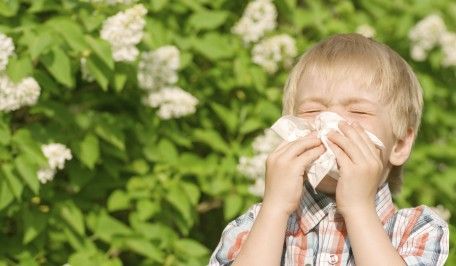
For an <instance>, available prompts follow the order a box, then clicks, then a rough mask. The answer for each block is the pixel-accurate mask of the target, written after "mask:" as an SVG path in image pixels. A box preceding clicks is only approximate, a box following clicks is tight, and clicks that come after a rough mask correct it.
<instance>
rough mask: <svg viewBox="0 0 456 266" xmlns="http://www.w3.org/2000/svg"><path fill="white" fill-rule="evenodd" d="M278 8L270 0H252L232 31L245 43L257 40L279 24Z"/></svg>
mask: <svg viewBox="0 0 456 266" xmlns="http://www.w3.org/2000/svg"><path fill="white" fill-rule="evenodd" d="M276 20H277V10H276V7H275V6H274V4H273V3H272V2H271V1H270V0H255V1H252V2H250V3H249V4H248V5H247V7H246V9H245V10H244V13H243V15H242V17H241V19H240V20H239V21H238V22H237V23H236V25H234V27H233V28H232V30H231V31H232V32H233V33H234V34H236V35H239V36H240V37H241V38H242V40H243V41H244V43H245V44H248V43H251V42H257V41H258V40H259V39H260V38H262V37H263V36H264V34H265V33H266V32H268V31H271V30H273V29H275V28H276V26H277V21H276Z"/></svg>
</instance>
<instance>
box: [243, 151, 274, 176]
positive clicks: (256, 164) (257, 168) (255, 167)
mask: <svg viewBox="0 0 456 266" xmlns="http://www.w3.org/2000/svg"><path fill="white" fill-rule="evenodd" d="M267 158H268V154H267V153H260V154H256V155H254V156H252V157H247V156H241V157H240V158H239V163H238V165H237V170H238V171H239V172H240V173H241V174H243V175H245V176H246V177H248V178H250V179H254V180H256V179H261V178H264V176H265V171H266V159H267Z"/></svg>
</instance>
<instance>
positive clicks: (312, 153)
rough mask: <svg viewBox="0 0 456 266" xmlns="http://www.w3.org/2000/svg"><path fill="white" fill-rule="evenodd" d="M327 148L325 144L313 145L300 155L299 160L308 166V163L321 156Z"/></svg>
mask: <svg viewBox="0 0 456 266" xmlns="http://www.w3.org/2000/svg"><path fill="white" fill-rule="evenodd" d="M325 150H326V149H325V146H323V145H319V146H317V147H313V148H311V149H308V150H307V151H305V152H303V153H302V154H301V155H299V156H298V158H297V160H299V161H300V163H302V165H303V166H304V167H307V165H309V164H310V163H312V162H313V161H315V160H316V159H318V157H320V156H321V155H322V154H323V153H324V152H325Z"/></svg>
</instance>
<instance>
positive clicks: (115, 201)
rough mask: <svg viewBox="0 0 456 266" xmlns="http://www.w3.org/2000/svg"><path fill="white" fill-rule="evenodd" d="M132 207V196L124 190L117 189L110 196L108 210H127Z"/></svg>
mask: <svg viewBox="0 0 456 266" xmlns="http://www.w3.org/2000/svg"><path fill="white" fill-rule="evenodd" d="M129 207H130V198H129V197H128V195H127V193H125V192H124V191H122V190H115V191H114V192H113V193H111V195H110V196H109V198H108V211H111V212H112V211H118V210H125V209H128V208H129Z"/></svg>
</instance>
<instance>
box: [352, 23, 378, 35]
mask: <svg viewBox="0 0 456 266" xmlns="http://www.w3.org/2000/svg"><path fill="white" fill-rule="evenodd" d="M356 33H359V34H361V35H363V36H364V37H366V38H373V37H374V36H375V29H374V28H373V27H372V26H371V25H369V24H362V25H359V26H358V27H357V28H356Z"/></svg>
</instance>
